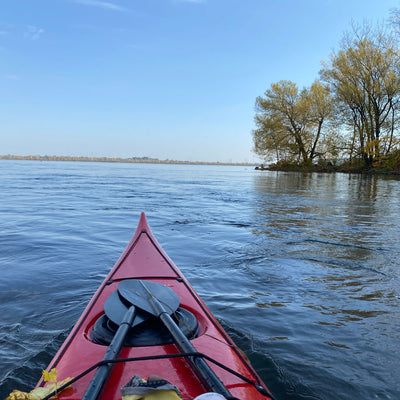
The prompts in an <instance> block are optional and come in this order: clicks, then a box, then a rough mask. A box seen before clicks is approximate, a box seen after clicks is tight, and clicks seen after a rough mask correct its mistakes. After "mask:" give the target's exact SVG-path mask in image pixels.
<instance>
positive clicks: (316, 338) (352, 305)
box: [0, 161, 400, 400]
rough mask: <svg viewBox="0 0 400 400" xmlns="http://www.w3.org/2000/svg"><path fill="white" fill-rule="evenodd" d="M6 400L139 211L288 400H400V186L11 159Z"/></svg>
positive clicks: (3, 339) (34, 369)
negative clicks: (143, 213)
mask: <svg viewBox="0 0 400 400" xmlns="http://www.w3.org/2000/svg"><path fill="white" fill-rule="evenodd" d="M0 187H1V189H0V190H1V197H0V273H1V275H0V276H1V278H0V315H1V319H0V399H1V398H4V397H6V396H7V395H8V393H9V392H10V391H11V390H12V389H14V388H19V389H25V390H29V389H31V388H32V387H33V386H34V385H35V384H36V382H37V380H38V379H39V377H40V375H41V370H42V369H43V368H45V367H46V366H47V364H48V362H49V361H50V360H51V358H52V356H53V355H54V353H55V352H56V350H57V349H58V347H59V346H60V345H61V343H62V342H63V340H64V339H65V337H66V335H67V334H68V332H69V330H70V329H71V327H72V326H73V325H74V323H75V321H76V320H77V318H78V317H79V315H80V314H81V312H82V311H83V309H84V307H85V305H86V303H87V302H88V301H89V299H90V298H91V296H92V294H93V293H94V291H95V290H96V289H97V287H98V286H99V284H100V283H101V281H102V280H103V279H104V277H105V275H106V274H107V272H108V271H109V270H110V268H111V267H112V266H113V264H114V262H115V261H116V260H117V259H118V257H119V255H120V254H121V252H122V251H123V249H124V248H125V246H126V245H127V243H128V241H129V239H130V237H131V235H132V234H133V232H134V229H135V227H136V224H137V221H138V218H139V215H140V212H141V211H145V212H146V214H147V217H148V220H149V223H150V226H151V228H152V230H153V232H154V234H155V235H156V237H157V239H158V241H159V242H160V243H161V245H162V246H163V248H164V249H165V250H166V252H167V253H168V254H169V256H170V257H171V258H172V259H173V260H174V262H175V263H176V264H177V265H178V267H179V268H180V269H181V270H182V272H183V273H184V274H185V275H186V277H187V278H188V279H189V280H190V282H191V283H192V285H193V286H194V287H195V289H196V290H197V291H198V293H199V294H200V295H201V296H202V297H203V299H204V300H205V302H206V303H207V304H208V306H209V307H210V309H211V310H212V311H213V312H214V314H215V315H216V316H217V318H218V319H219V320H220V321H221V322H222V324H223V326H224V327H225V328H226V329H227V331H228V333H229V334H230V335H231V336H232V337H233V339H234V340H235V341H236V343H237V344H238V345H239V346H240V347H241V348H242V349H243V350H244V351H245V352H246V353H247V354H248V356H249V357H250V359H251V361H252V363H253V365H254V366H255V368H256V369H257V370H258V372H259V374H260V375H261V377H262V378H263V380H264V381H265V382H266V384H267V385H268V386H269V388H270V389H271V390H272V392H273V393H274V395H275V396H276V398H277V399H278V400H292V399H323V400H329V399H332V400H333V399H335V400H337V399H399V398H400V361H399V359H400V357H399V353H400V351H399V338H400V307H399V302H400V280H399V275H400V235H399V229H398V227H399V225H400V181H398V180H396V179H384V178H382V177H362V176H358V175H344V174H332V175H329V174H301V173H284V172H266V171H254V170H253V169H252V168H245V167H222V166H189V165H147V164H102V163H73V162H29V161H0Z"/></svg>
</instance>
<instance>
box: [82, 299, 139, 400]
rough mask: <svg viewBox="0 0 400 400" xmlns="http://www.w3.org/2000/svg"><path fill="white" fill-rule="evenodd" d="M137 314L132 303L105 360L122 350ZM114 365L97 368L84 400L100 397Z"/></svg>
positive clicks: (112, 358) (94, 399) (113, 358)
mask: <svg viewBox="0 0 400 400" xmlns="http://www.w3.org/2000/svg"><path fill="white" fill-rule="evenodd" d="M135 316H136V307H135V306H133V305H132V306H130V307H129V308H128V310H127V312H126V313H125V316H124V318H123V321H122V322H121V324H120V326H119V328H118V330H117V332H116V333H115V335H114V337H113V340H112V341H111V343H110V345H109V346H108V349H107V351H106V354H105V355H104V357H103V360H115V359H117V357H118V355H119V353H120V352H121V349H122V345H123V344H124V341H125V337H126V335H127V333H128V331H129V329H130V328H131V327H132V324H133V321H134V320H135ZM113 366H114V364H104V365H101V366H100V367H99V368H98V369H97V371H96V373H95V375H94V376H93V378H92V380H91V381H90V383H89V386H88V387H87V389H86V392H85V394H84V396H83V397H82V400H96V399H97V398H98V397H99V395H100V392H101V390H102V389H103V386H104V383H105V382H106V380H107V378H108V376H109V374H110V372H111V369H112V367H113Z"/></svg>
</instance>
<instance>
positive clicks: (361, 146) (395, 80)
mask: <svg viewBox="0 0 400 400" xmlns="http://www.w3.org/2000/svg"><path fill="white" fill-rule="evenodd" d="M399 72H400V58H399V52H398V50H397V46H396V43H395V41H394V39H393V38H392V36H391V35H390V34H386V33H384V32H383V30H382V29H377V30H372V29H370V27H367V26H365V27H363V29H359V28H353V32H352V33H351V34H347V35H346V36H345V37H344V39H343V41H342V48H341V50H339V52H338V53H336V54H333V55H332V56H331V59H330V62H329V63H326V64H325V66H324V68H323V69H322V71H321V72H320V75H321V78H322V80H323V81H325V82H327V83H328V84H329V86H330V88H331V90H332V92H333V94H334V96H335V98H336V101H337V102H338V104H340V105H341V110H342V113H343V115H344V116H345V119H346V121H347V123H348V126H350V127H352V136H351V141H350V146H349V148H350V150H351V154H350V157H353V156H354V155H355V156H359V157H360V158H361V159H362V160H363V162H364V164H365V165H366V166H368V167H370V166H372V165H373V164H378V163H379V162H380V159H381V157H382V155H385V154H387V153H388V152H389V151H390V150H391V147H392V144H393V139H394V133H395V130H394V127H395V122H396V121H395V120H396V118H397V109H398V106H399V101H400V80H399V77H400V75H399Z"/></svg>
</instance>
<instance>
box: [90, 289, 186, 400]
mask: <svg viewBox="0 0 400 400" xmlns="http://www.w3.org/2000/svg"><path fill="white" fill-rule="evenodd" d="M164 292H165V294H164ZM160 298H161V301H162V302H163V303H164V304H166V306H167V307H168V308H169V309H170V310H171V313H172V312H174V311H176V309H177V308H178V306H179V298H178V301H176V299H173V298H171V295H170V293H169V292H166V291H161V292H160ZM141 309H142V310H143V308H141ZM104 311H105V313H106V315H107V317H108V318H109V319H110V320H111V321H112V322H113V323H115V324H116V325H119V327H118V330H117V331H116V333H115V335H114V337H113V339H112V341H111V343H110V345H109V346H108V348H107V351H106V353H105V355H104V357H103V360H116V359H117V358H118V356H119V353H120V352H121V349H122V346H123V344H124V341H125V338H126V335H127V334H128V332H129V330H130V329H131V328H132V327H133V326H136V325H138V324H140V323H142V322H143V321H145V320H146V319H148V318H149V317H150V315H149V314H146V313H140V310H139V312H138V310H137V307H136V306H135V305H134V304H132V303H130V304H129V307H127V306H126V305H125V304H124V303H123V302H122V301H121V299H120V297H119V295H118V293H117V292H113V293H111V294H110V296H109V297H108V298H107V300H106V301H105V303H104ZM113 366H114V364H104V365H101V366H100V367H99V368H98V369H97V371H96V373H95V375H94V376H93V378H92V380H91V381H90V383H89V386H88V387H87V389H86V392H85V394H84V396H83V397H82V400H96V399H97V398H98V397H99V395H100V393H101V390H102V388H103V386H104V383H105V382H106V380H107V378H108V376H109V374H110V372H111V369H112V368H113Z"/></svg>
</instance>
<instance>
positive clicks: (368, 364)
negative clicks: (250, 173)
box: [250, 172, 400, 399]
mask: <svg viewBox="0 0 400 400" xmlns="http://www.w3.org/2000/svg"><path fill="white" fill-rule="evenodd" d="M253 182H254V189H255V191H254V210H253V211H254V215H253V222H254V223H253V225H252V226H253V233H254V234H255V235H256V237H257V246H258V249H259V250H260V251H261V252H263V254H264V259H263V260H258V263H257V264H258V265H254V266H253V267H254V268H255V269H257V270H259V271H260V270H261V269H263V270H264V272H265V274H266V275H267V276H268V285H266V287H265V292H262V291H257V292H254V293H253V298H254V301H255V304H256V305H257V306H258V307H260V308H262V309H263V310H265V318H266V319H268V318H274V317H275V318H276V315H277V313H280V314H281V315H283V316H284V317H285V320H286V323H283V324H282V326H281V327H280V329H276V328H275V329H274V332H271V338H270V337H269V336H270V334H268V335H267V340H271V339H272V340H273V341H274V346H275V347H274V348H275V349H277V344H276V342H281V345H280V346H281V348H282V354H283V353H284V351H286V350H287V349H288V348H290V349H291V350H292V352H293V354H292V356H291V357H287V353H285V355H284V356H283V357H282V359H280V360H279V361H278V363H280V364H281V367H282V368H283V369H285V370H286V371H290V370H291V369H292V370H293V368H294V364H296V363H300V364H302V365H303V367H304V370H305V371H303V372H304V373H305V375H309V376H308V378H305V379H306V380H307V379H309V381H310V382H312V381H313V380H314V379H315V378H316V376H318V378H320V376H321V370H324V371H325V372H324V375H325V379H327V380H330V381H332V382H335V383H336V385H338V387H339V388H345V387H346V390H345V395H344V397H340V396H338V397H337V398H349V393H353V394H354V396H355V397H354V398H363V399H367V398H377V397H376V396H377V393H379V396H381V397H379V396H378V398H388V399H392V398H393V399H394V398H398V396H399V395H400V375H399V374H398V373H395V375H396V374H397V376H396V377H395V380H393V376H392V373H389V369H390V371H393V368H396V370H397V371H398V370H399V368H400V363H399V347H398V344H399V341H398V340H399V339H400V312H399V299H400V284H399V276H400V239H399V238H400V235H399V228H398V227H399V226H400V182H399V181H398V180H385V179H382V178H380V177H377V176H371V177H362V176H355V175H345V174H303V173H284V172H266V173H259V174H257V175H255V176H254V181H253ZM250 268H251V267H250ZM295 369H296V368H295ZM360 369H361V370H363V371H364V372H363V373H360ZM314 375H315V376H314ZM314 385H317V386H318V384H317V382H314V384H313V385H311V386H313V387H315V386H314ZM374 385H379V387H380V388H381V389H380V390H378V389H377V388H376V387H374ZM349 386H353V387H352V388H351V389H349ZM372 387H374V389H371V388H372ZM373 393H375V395H373ZM320 394H321V393H320ZM323 398H330V397H329V395H327V394H324V395H323ZM332 398H334V397H332Z"/></svg>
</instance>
